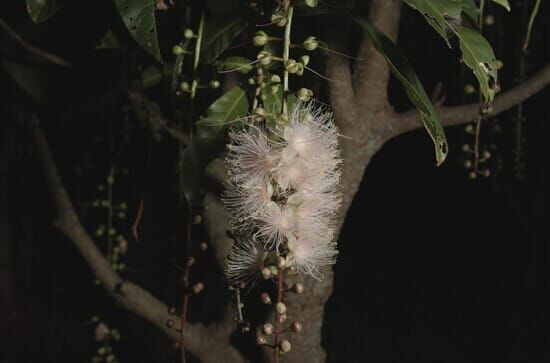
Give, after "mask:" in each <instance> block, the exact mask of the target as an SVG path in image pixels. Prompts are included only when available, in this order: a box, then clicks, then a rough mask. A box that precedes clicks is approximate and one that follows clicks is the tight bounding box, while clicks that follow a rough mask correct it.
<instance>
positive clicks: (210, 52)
mask: <svg viewBox="0 0 550 363" xmlns="http://www.w3.org/2000/svg"><path fill="white" fill-rule="evenodd" d="M245 26H246V19H245V17H244V14H243V13H241V12H239V13H234V14H232V15H225V16H223V17H220V18H212V19H210V20H207V21H206V24H205V25H204V39H203V41H202V47H201V52H202V54H203V55H202V56H201V58H203V59H204V60H205V62H206V63H208V64H211V63H213V62H214V61H215V60H216V58H218V56H219V55H220V54H221V53H222V52H223V51H224V50H225V49H226V48H227V47H228V46H229V44H231V42H232V41H233V39H235V37H236V36H237V35H239V34H240V33H241V32H242V31H243V29H244V28H245Z"/></svg>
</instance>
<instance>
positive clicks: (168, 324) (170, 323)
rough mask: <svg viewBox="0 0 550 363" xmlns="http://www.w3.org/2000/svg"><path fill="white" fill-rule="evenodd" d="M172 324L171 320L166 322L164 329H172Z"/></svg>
mask: <svg viewBox="0 0 550 363" xmlns="http://www.w3.org/2000/svg"><path fill="white" fill-rule="evenodd" d="M174 324H175V323H174V320H172V319H168V320H166V327H168V328H170V329H172V328H173V327H174Z"/></svg>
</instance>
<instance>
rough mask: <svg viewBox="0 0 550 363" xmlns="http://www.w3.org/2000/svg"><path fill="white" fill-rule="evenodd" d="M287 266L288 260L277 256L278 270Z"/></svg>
mask: <svg viewBox="0 0 550 363" xmlns="http://www.w3.org/2000/svg"><path fill="white" fill-rule="evenodd" d="M285 266H286V259H285V258H284V257H283V256H277V268H284V267H285Z"/></svg>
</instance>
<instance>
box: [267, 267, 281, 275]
mask: <svg viewBox="0 0 550 363" xmlns="http://www.w3.org/2000/svg"><path fill="white" fill-rule="evenodd" d="M269 269H270V270H271V275H272V276H277V274H278V273H279V269H278V268H277V266H274V265H270V266H269Z"/></svg>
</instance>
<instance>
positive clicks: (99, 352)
mask: <svg viewBox="0 0 550 363" xmlns="http://www.w3.org/2000/svg"><path fill="white" fill-rule="evenodd" d="M97 354H99V355H105V354H107V349H106V348H105V347H100V348H99V349H98V350H97Z"/></svg>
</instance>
